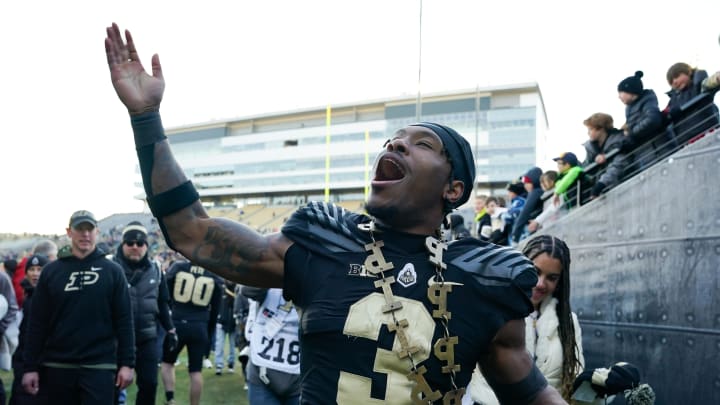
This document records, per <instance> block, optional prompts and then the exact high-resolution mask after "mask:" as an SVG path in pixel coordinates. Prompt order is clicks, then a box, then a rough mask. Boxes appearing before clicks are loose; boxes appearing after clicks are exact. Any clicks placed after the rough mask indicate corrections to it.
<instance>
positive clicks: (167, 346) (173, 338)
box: [163, 332, 178, 356]
mask: <svg viewBox="0 0 720 405" xmlns="http://www.w3.org/2000/svg"><path fill="white" fill-rule="evenodd" d="M177 347H178V336H177V333H175V332H168V333H167V334H166V335H165V340H163V356H165V355H168V354H170V353H172V352H174V351H175V349H177Z"/></svg>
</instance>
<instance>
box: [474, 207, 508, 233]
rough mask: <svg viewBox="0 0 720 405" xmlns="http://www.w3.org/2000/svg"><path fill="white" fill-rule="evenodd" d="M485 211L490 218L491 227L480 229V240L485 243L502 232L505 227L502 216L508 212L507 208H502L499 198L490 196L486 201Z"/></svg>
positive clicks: (486, 226)
mask: <svg viewBox="0 0 720 405" xmlns="http://www.w3.org/2000/svg"><path fill="white" fill-rule="evenodd" d="M485 210H486V211H487V213H488V215H489V216H490V225H485V226H483V227H482V229H480V235H478V238H479V239H480V240H483V241H489V240H490V239H491V238H492V236H493V235H494V234H495V232H501V231H502V227H503V225H504V223H503V221H502V214H503V213H504V212H505V211H506V210H507V209H506V208H505V207H501V206H500V204H499V202H498V198H497V197H495V196H490V197H488V198H487V200H485Z"/></svg>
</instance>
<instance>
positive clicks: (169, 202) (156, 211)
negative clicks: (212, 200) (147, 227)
mask: <svg viewBox="0 0 720 405" xmlns="http://www.w3.org/2000/svg"><path fill="white" fill-rule="evenodd" d="M199 198H200V194H198V192H197V190H195V187H194V186H193V184H192V182H191V181H190V180H188V181H186V182H185V183H182V184H180V185H179V186H177V187H174V188H171V189H170V190H167V191H163V192H162V193H160V194H156V195H153V196H148V198H147V201H148V205H149V206H150V211H152V213H153V216H154V217H155V218H157V219H161V218H163V217H166V216H168V215H170V214H172V213H174V212H177V211H180V210H181V209H183V208H185V207H187V206H189V205H191V204H192V203H194V202H195V201H197V200H198V199H199Z"/></svg>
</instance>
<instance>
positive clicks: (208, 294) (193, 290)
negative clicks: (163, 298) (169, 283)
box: [172, 272, 215, 307]
mask: <svg viewBox="0 0 720 405" xmlns="http://www.w3.org/2000/svg"><path fill="white" fill-rule="evenodd" d="M213 289H215V280H214V279H213V278H212V277H207V276H199V277H197V278H196V277H195V276H194V275H192V274H191V273H186V272H178V273H177V274H176V275H175V288H173V293H172V294H173V299H174V300H175V302H179V303H183V304H185V303H188V302H190V303H192V304H193V305H197V306H200V307H205V306H207V305H208V304H209V303H210V299H211V298H212V293H213Z"/></svg>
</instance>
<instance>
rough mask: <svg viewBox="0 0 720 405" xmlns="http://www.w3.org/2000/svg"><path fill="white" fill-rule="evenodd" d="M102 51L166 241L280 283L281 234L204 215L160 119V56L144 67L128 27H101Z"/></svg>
mask: <svg viewBox="0 0 720 405" xmlns="http://www.w3.org/2000/svg"><path fill="white" fill-rule="evenodd" d="M105 53H106V56H107V62H108V67H109V68H110V77H111V79H112V83H113V87H114V88H115V92H116V93H117V95H118V97H119V98H120V101H122V103H123V104H124V105H125V107H126V108H127V109H128V112H129V113H130V116H131V121H132V124H133V131H134V133H135V147H136V149H137V151H138V158H139V161H140V171H141V174H142V177H143V184H144V186H145V193H146V195H147V198H148V202H149V205H150V207H151V209H152V210H153V214H154V215H155V216H156V217H157V219H158V221H159V222H160V224H161V227H162V228H163V233H164V234H165V237H166V239H167V242H168V245H170V246H171V247H173V248H174V249H175V250H177V251H179V252H180V253H182V254H183V256H185V257H187V258H188V259H189V260H190V261H192V262H193V263H196V264H197V265H199V266H202V267H204V268H206V269H208V270H210V271H212V272H214V273H217V274H218V275H220V276H222V277H224V278H227V279H229V280H232V281H235V282H239V283H242V284H247V285H258V286H265V287H281V286H282V276H283V264H284V263H283V260H284V256H285V252H286V251H287V249H288V248H289V247H290V245H291V244H292V242H291V241H290V240H289V239H287V238H286V237H284V236H283V235H282V234H275V235H271V236H267V237H265V236H262V235H260V234H258V233H257V232H255V231H254V230H252V229H250V228H249V227H246V226H244V225H242V224H239V223H237V222H234V221H230V220H227V219H223V218H210V217H209V216H208V215H207V213H206V212H205V209H204V208H203V206H202V204H200V200H199V199H198V198H197V193H196V191H195V189H194V188H193V187H192V185H191V184H190V183H189V182H188V180H187V178H186V177H185V174H184V173H183V170H182V169H181V168H180V165H179V164H178V163H177V161H176V160H175V157H174V156H173V154H172V152H171V150H170V145H169V143H168V142H167V139H166V137H165V134H164V130H163V127H162V122H161V121H160V115H159V110H160V102H161V101H162V96H163V92H164V90H165V80H164V79H163V74H162V67H161V65H160V58H159V57H158V55H157V54H155V55H153V57H152V75H149V74H147V73H146V72H145V68H144V67H143V65H142V63H141V62H140V58H139V56H138V53H137V50H136V49H135V42H134V41H133V38H132V35H130V32H129V31H127V30H126V31H125V39H124V40H123V37H122V35H121V33H120V29H119V27H118V26H117V24H115V23H113V24H112V26H110V27H108V28H107V37H106V38H105Z"/></svg>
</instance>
